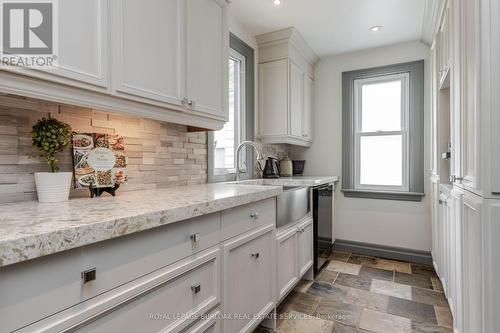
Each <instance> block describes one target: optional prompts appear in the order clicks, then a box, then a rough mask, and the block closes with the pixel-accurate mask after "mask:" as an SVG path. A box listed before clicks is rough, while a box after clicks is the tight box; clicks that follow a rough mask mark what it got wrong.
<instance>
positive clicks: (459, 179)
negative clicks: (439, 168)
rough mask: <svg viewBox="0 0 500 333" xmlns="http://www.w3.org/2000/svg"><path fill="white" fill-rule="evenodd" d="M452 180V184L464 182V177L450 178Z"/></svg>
mask: <svg viewBox="0 0 500 333" xmlns="http://www.w3.org/2000/svg"><path fill="white" fill-rule="evenodd" d="M450 180H451V182H452V183H456V182H460V183H461V182H462V181H463V180H464V177H459V176H455V175H453V176H450Z"/></svg>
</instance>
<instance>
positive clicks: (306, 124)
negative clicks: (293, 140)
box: [302, 74, 314, 140]
mask: <svg viewBox="0 0 500 333" xmlns="http://www.w3.org/2000/svg"><path fill="white" fill-rule="evenodd" d="M302 111H303V113H302V136H303V137H304V139H310V140H312V138H313V112H314V81H313V79H312V78H311V77H310V76H309V75H307V74H304V107H303V109H302Z"/></svg>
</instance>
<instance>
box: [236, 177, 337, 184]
mask: <svg viewBox="0 0 500 333" xmlns="http://www.w3.org/2000/svg"><path fill="white" fill-rule="evenodd" d="M338 180H339V177H338V176H293V177H280V178H273V179H249V180H241V181H239V182H231V183H238V184H242V185H275V186H319V185H324V184H331V183H335V182H337V181H338Z"/></svg>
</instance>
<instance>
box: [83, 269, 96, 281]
mask: <svg viewBox="0 0 500 333" xmlns="http://www.w3.org/2000/svg"><path fill="white" fill-rule="evenodd" d="M81 276H82V281H83V284H85V283H87V282H90V281H94V280H95V279H96V269H95V268H91V269H88V270H86V271H83V272H82V273H81Z"/></svg>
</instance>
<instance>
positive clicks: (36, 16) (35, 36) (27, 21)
mask: <svg viewBox="0 0 500 333" xmlns="http://www.w3.org/2000/svg"><path fill="white" fill-rule="evenodd" d="M0 3H1V12H2V13H1V17H2V25H1V28H2V33H1V37H2V43H1V47H2V50H1V52H2V59H1V60H2V61H1V64H0V65H15V66H28V67H31V66H38V67H40V66H53V65H54V61H55V60H56V59H57V56H56V52H55V51H56V49H57V48H56V46H57V44H56V41H57V40H56V37H57V33H56V32H57V30H56V28H57V25H56V24H55V23H56V18H57V15H56V3H55V0H47V1H37V0H32V1H30V2H28V1H15V0H0Z"/></svg>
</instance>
